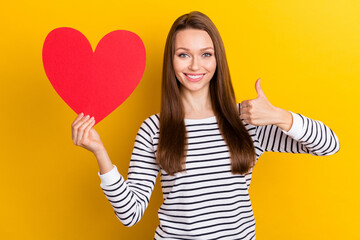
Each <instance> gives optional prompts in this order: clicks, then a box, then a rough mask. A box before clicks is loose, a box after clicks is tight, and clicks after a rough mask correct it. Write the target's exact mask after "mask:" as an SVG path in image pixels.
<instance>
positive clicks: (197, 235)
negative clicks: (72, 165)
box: [72, 12, 340, 239]
mask: <svg viewBox="0 0 360 240" xmlns="http://www.w3.org/2000/svg"><path fill="white" fill-rule="evenodd" d="M163 64H164V65H163V76H162V98H161V112H160V114H155V115H152V116H150V117H149V118H147V119H146V120H145V121H144V122H143V123H142V125H141V127H140V129H139V131H138V133H137V136H136V140H135V145H134V149H133V153H132V157H131V160H130V166H129V171H128V177H127V180H126V181H125V179H124V178H123V177H122V176H121V175H120V174H119V172H118V170H117V168H116V166H115V165H113V164H112V162H111V161H110V159H109V157H108V155H107V153H106V150H105V148H104V146H103V144H102V142H101V140H100V137H99V135H98V134H97V133H96V131H95V130H94V129H93V128H92V126H93V125H94V123H95V120H94V119H93V118H90V117H89V116H86V117H84V116H83V114H79V116H78V117H77V118H76V119H75V121H74V122H73V124H72V132H73V141H74V144H76V145H78V146H81V147H84V148H86V149H88V150H90V151H91V152H93V153H94V154H95V156H96V158H97V161H98V164H99V168H100V171H99V176H100V179H101V185H100V186H101V187H102V189H103V191H104V193H105V195H106V197H107V198H108V200H109V201H110V203H111V205H112V206H113V208H114V211H115V214H116V216H117V217H118V219H119V220H120V221H121V222H122V223H123V224H124V225H125V226H132V225H134V224H135V223H137V222H138V221H139V220H140V219H141V217H142V215H143V213H144V211H145V209H146V207H147V205H148V202H149V199H150V196H151V193H152V191H153V189H154V184H155V180H156V177H157V175H158V172H159V170H160V172H161V184H162V191H163V196H164V202H163V204H162V206H161V207H160V209H159V212H158V216H159V220H160V225H159V226H158V227H157V229H156V231H155V237H154V238H155V239H255V220H254V215H253V211H252V207H251V202H250V198H249V193H248V189H249V186H250V181H251V175H252V169H253V167H254V165H255V163H256V161H257V159H258V158H259V157H260V156H261V155H262V153H264V152H265V151H276V152H292V153H310V154H312V155H321V156H325V155H330V154H334V153H336V152H337V151H339V148H340V145H339V141H338V138H337V136H336V135H335V134H334V133H333V131H332V130H331V129H329V128H328V127H327V126H325V125H324V124H323V123H322V122H320V121H315V120H312V119H309V118H307V117H305V116H303V115H300V114H294V113H292V112H289V111H285V110H283V109H280V108H277V107H274V106H273V105H271V103H270V102H269V101H268V99H267V98H266V96H265V94H264V93H263V91H262V89H261V86H260V80H257V82H256V86H255V87H256V90H257V93H258V96H257V98H256V99H253V100H246V101H243V102H241V103H240V104H236V101H235V95H234V91H233V87H232V84H231V79H230V74H229V70H228V65H227V61H226V56H225V50H224V46H223V43H222V40H221V37H220V34H219V33H218V31H217V29H216V27H215V25H214V24H213V23H212V22H211V20H210V19H209V18H208V17H207V16H206V15H204V14H202V13H200V12H191V13H189V14H185V15H183V16H181V17H179V18H178V19H177V20H176V21H175V22H174V24H173V26H172V28H171V29H170V32H169V34H168V38H167V41H166V46H165V53H164V63H163Z"/></svg>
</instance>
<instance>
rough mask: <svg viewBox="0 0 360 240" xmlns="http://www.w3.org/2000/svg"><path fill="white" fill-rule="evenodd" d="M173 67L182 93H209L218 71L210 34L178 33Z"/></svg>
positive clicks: (196, 32)
mask: <svg viewBox="0 0 360 240" xmlns="http://www.w3.org/2000/svg"><path fill="white" fill-rule="evenodd" d="M173 66H174V71H175V75H176V78H177V79H178V81H179V82H180V83H181V90H182V91H190V92H195V91H199V90H205V91H208V90H209V84H210V80H211V78H212V77H213V76H214V73H215V70H216V59H215V50H214V44H213V42H212V40H211V38H210V36H209V34H208V33H207V32H206V31H203V30H199V29H185V30H181V31H179V32H177V34H176V37H175V53H174V59H173Z"/></svg>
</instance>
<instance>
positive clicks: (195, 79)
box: [184, 73, 205, 82]
mask: <svg viewBox="0 0 360 240" xmlns="http://www.w3.org/2000/svg"><path fill="white" fill-rule="evenodd" d="M184 75H185V76H186V78H187V79H188V80H189V81H191V82H198V81H200V80H201V79H202V78H203V77H204V76H205V73H202V74H190V73H184Z"/></svg>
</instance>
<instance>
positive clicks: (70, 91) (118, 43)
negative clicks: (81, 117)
mask: <svg viewBox="0 0 360 240" xmlns="http://www.w3.org/2000/svg"><path fill="white" fill-rule="evenodd" d="M42 58H43V65H44V69H45V73H46V75H47V77H48V79H49V80H50V82H51V84H52V86H53V87H54V89H55V91H56V92H57V93H58V94H59V96H60V97H61V98H62V99H63V100H64V101H65V103H66V104H67V105H69V107H70V108H71V109H73V110H74V111H75V112H76V113H77V114H79V113H81V112H83V113H84V114H85V115H90V116H94V117H95V121H96V124H97V123H99V122H100V121H101V120H102V119H104V118H105V117H106V116H107V115H109V114H110V113H111V112H112V111H114V110H115V109H116V108H117V107H118V106H120V105H121V104H122V103H123V102H124V101H125V100H126V99H127V98H128V97H129V96H130V95H131V93H132V92H133V91H134V90H135V88H136V86H137V85H138V84H139V82H140V80H141V78H142V75H143V73H144V70H145V63H146V53H145V46H144V44H143V42H142V40H141V38H140V37H139V36H137V35H136V34H135V33H133V32H130V31H126V30H116V31H113V32H110V33H108V34H106V35H105V36H104V37H103V38H102V39H101V40H100V42H99V43H98V45H97V46H96V49H95V51H94V52H93V50H92V48H91V44H90V42H89V41H88V39H87V38H86V37H85V36H84V35H83V34H82V33H81V32H79V31H78V30H76V29H73V28H68V27H61V28H56V29H54V30H52V31H51V32H50V33H49V34H48V35H47V37H46V39H45V42H44V45H43V50H42Z"/></svg>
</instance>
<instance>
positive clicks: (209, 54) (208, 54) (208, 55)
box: [204, 53, 212, 57]
mask: <svg viewBox="0 0 360 240" xmlns="http://www.w3.org/2000/svg"><path fill="white" fill-rule="evenodd" d="M204 55H205V57H211V56H212V55H211V53H204Z"/></svg>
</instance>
